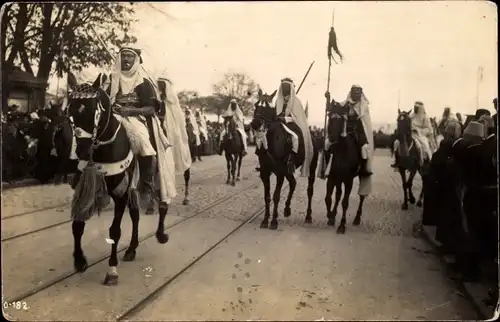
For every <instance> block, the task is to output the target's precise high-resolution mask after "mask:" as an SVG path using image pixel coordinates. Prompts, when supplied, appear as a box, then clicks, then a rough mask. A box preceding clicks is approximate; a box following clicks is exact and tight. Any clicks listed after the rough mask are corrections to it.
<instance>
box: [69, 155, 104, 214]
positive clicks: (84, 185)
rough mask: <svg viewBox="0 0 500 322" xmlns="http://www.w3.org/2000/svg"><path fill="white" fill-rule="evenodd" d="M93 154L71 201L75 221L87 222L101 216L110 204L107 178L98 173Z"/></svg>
mask: <svg viewBox="0 0 500 322" xmlns="http://www.w3.org/2000/svg"><path fill="white" fill-rule="evenodd" d="M92 152H93V151H90V159H89V162H88V163H87V166H86V167H85V168H84V169H83V171H82V175H81V176H80V180H79V181H78V184H77V186H76V187H75V192H74V194H73V200H72V201H71V219H72V220H73V221H87V220H89V219H90V218H92V216H93V215H94V214H95V213H96V212H97V214H98V215H100V214H101V210H102V209H104V208H105V207H106V206H107V205H108V204H109V203H110V198H109V195H108V189H107V186H106V181H105V179H104V178H105V176H104V174H102V173H99V172H98V171H97V166H96V165H95V163H94V162H93V161H92Z"/></svg>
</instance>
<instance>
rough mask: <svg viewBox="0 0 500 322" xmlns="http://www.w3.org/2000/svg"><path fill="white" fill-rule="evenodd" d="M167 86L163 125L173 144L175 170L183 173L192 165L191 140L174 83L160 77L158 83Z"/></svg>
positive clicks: (163, 99)
mask: <svg viewBox="0 0 500 322" xmlns="http://www.w3.org/2000/svg"><path fill="white" fill-rule="evenodd" d="M162 83H163V84H164V86H165V92H166V96H165V97H161V100H162V101H163V103H164V104H165V120H164V122H163V126H164V128H165V130H166V132H167V133H166V134H167V138H168V140H169V142H170V144H172V149H173V150H174V151H173V154H174V162H175V171H176V172H177V173H183V172H184V171H186V170H187V169H189V168H190V167H191V153H190V151H189V141H188V135H187V131H186V120H185V118H184V114H183V113H182V109H181V105H180V103H179V98H178V97H177V93H176V92H175V90H174V88H173V85H172V83H171V82H170V80H168V79H167V78H160V79H158V85H159V86H160V87H161V86H162Z"/></svg>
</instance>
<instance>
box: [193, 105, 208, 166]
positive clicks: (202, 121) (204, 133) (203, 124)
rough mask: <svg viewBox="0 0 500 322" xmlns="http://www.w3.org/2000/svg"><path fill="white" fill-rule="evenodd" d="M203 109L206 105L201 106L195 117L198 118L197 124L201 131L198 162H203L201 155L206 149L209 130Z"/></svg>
mask: <svg viewBox="0 0 500 322" xmlns="http://www.w3.org/2000/svg"><path fill="white" fill-rule="evenodd" d="M203 107H204V105H202V106H200V108H199V109H198V110H197V111H196V112H195V117H196V123H197V124H198V129H199V131H200V143H201V146H200V149H199V151H198V160H200V161H201V155H202V152H203V149H204V147H205V142H206V141H207V139H208V130H207V119H206V117H205V114H204V113H203V110H204V109H203Z"/></svg>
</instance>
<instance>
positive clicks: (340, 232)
mask: <svg viewBox="0 0 500 322" xmlns="http://www.w3.org/2000/svg"><path fill="white" fill-rule="evenodd" d="M337 234H345V226H344V225H340V226H339V228H337Z"/></svg>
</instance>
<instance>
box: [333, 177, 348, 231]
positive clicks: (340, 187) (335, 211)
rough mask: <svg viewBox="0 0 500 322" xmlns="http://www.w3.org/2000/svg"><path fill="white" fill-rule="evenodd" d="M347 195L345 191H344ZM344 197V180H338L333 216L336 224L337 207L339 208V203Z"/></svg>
mask: <svg viewBox="0 0 500 322" xmlns="http://www.w3.org/2000/svg"><path fill="white" fill-rule="evenodd" d="M344 195H345V193H344ZM341 198H342V181H340V180H337V182H336V183H335V203H334V204H333V208H332V214H331V216H330V217H331V218H333V225H332V226H334V225H335V219H336V217H337V209H338V208H339V203H340V200H341Z"/></svg>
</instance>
